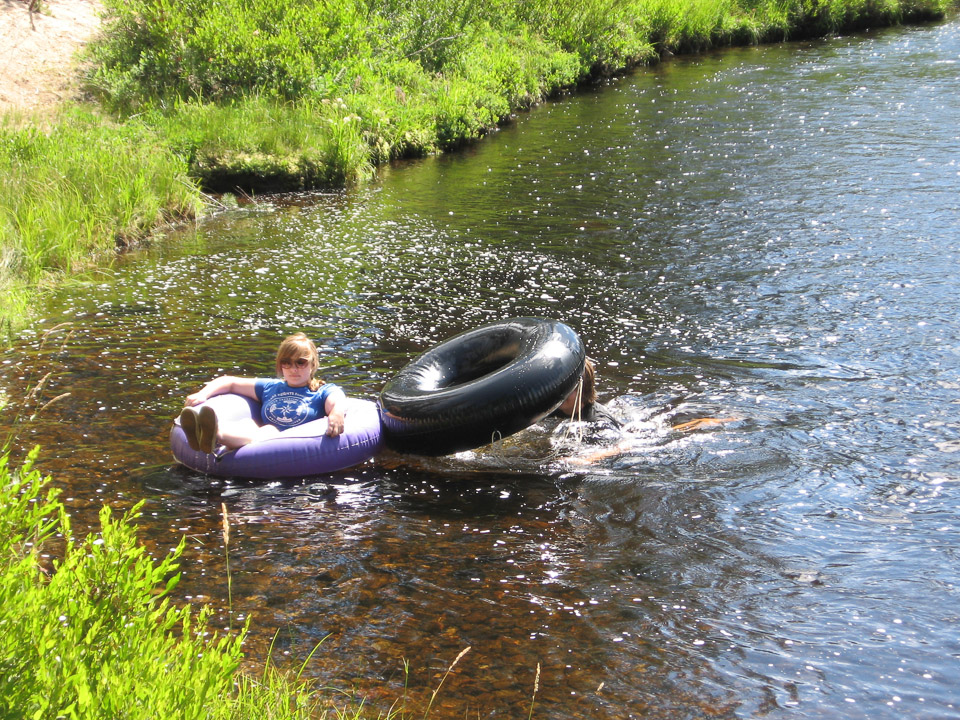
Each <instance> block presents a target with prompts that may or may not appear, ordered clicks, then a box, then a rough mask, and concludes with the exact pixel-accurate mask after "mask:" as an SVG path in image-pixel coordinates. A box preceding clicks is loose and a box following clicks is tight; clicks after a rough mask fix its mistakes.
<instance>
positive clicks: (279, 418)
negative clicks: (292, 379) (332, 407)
mask: <svg viewBox="0 0 960 720" xmlns="http://www.w3.org/2000/svg"><path fill="white" fill-rule="evenodd" d="M338 389H339V388H338V387H337V386H336V385H334V384H332V383H327V384H326V385H321V386H320V389H319V390H311V389H310V388H308V387H298V388H295V387H290V386H289V385H287V383H286V382H284V381H283V380H279V379H271V380H265V379H260V378H258V379H257V384H256V393H257V400H259V401H260V405H261V407H260V419H261V420H262V421H263V422H265V423H269V424H271V425H274V426H275V427H278V428H280V429H281V430H283V429H285V428H290V427H294V426H296V425H302V424H303V423H305V422H310V421H311V420H319V419H320V418H322V417H326V416H327V411H326V408H325V405H326V402H327V397H328V396H329V395H330V393H332V392H333V391H334V390H338Z"/></svg>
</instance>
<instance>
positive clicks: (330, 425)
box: [327, 408, 343, 437]
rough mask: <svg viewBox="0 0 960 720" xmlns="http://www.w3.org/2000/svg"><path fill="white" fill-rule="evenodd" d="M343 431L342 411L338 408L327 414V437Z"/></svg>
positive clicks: (335, 435)
mask: <svg viewBox="0 0 960 720" xmlns="http://www.w3.org/2000/svg"><path fill="white" fill-rule="evenodd" d="M342 432H343V411H342V410H340V409H339V408H337V409H335V410H334V411H333V412H332V413H330V414H329V415H327V437H337V436H338V435H339V434H340V433H342Z"/></svg>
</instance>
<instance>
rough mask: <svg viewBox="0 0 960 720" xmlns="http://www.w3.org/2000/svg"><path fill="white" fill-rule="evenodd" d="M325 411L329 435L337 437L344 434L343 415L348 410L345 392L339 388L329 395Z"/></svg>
mask: <svg viewBox="0 0 960 720" xmlns="http://www.w3.org/2000/svg"><path fill="white" fill-rule="evenodd" d="M323 409H324V412H326V413H327V435H328V436H330V437H337V435H339V434H340V433H342V432H343V414H344V412H346V409H347V396H346V395H344V394H343V390H340V389H339V388H337V389H336V390H334V391H333V392H332V393H330V394H329V395H327V399H326V401H325V402H324V406H323Z"/></svg>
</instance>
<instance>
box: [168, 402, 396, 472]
mask: <svg viewBox="0 0 960 720" xmlns="http://www.w3.org/2000/svg"><path fill="white" fill-rule="evenodd" d="M347 403H348V405H347V410H346V413H344V430H343V432H342V433H341V434H340V435H339V436H337V437H335V438H331V437H327V436H326V434H325V433H326V431H327V420H326V418H321V419H320V420H314V421H313V422H308V423H304V424H302V425H297V426H296V427H292V428H290V429H288V430H284V431H283V432H281V433H280V434H279V435H278V436H276V437H273V438H270V439H267V440H264V441H262V442H254V443H250V444H249V445H244V446H243V447H241V448H239V449H237V450H231V451H228V452H225V453H223V454H222V455H221V456H220V457H219V458H218V457H216V456H214V455H208V454H207V453H203V452H198V451H196V450H193V449H191V448H190V445H189V444H188V443H187V435H186V433H184V431H183V428H181V427H180V422H179V420H177V421H175V422H174V424H173V427H172V428H170V449H171V450H173V457H174V458H175V459H176V460H177V462H179V463H181V464H182V465H185V466H187V467H188V468H191V469H192V470H196V471H198V472H202V473H205V474H208V475H218V476H221V477H238V478H262V479H273V478H292V477H308V476H310V475H322V474H324V473H330V472H336V471H337V470H343V469H344V468H348V467H351V466H353V465H358V464H359V463H362V462H365V461H366V460H369V459H370V458H372V457H373V456H374V455H376V454H377V452H379V450H380V446H381V438H380V413H379V410H378V409H377V406H376V404H375V403H372V402H370V401H369V400H353V399H350V400H348V401H347ZM205 404H206V405H209V406H211V407H212V408H213V409H214V410H216V412H217V418H218V420H219V421H220V422H221V423H227V422H231V421H235V420H241V419H245V418H254V419H256V420H257V422H258V423H259V422H260V403H258V402H257V401H255V400H251V399H249V398H246V397H243V396H242V395H233V394H229V393H228V394H225V395H216V396H214V397H212V398H210V399H209V400H207V402H206V403H205Z"/></svg>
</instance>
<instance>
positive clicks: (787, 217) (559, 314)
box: [0, 18, 960, 720]
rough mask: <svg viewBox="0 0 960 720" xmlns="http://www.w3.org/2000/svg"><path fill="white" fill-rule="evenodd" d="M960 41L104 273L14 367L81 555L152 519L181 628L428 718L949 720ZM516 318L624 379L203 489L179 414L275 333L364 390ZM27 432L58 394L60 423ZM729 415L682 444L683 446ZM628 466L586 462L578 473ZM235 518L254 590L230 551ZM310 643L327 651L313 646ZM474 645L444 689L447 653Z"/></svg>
mask: <svg viewBox="0 0 960 720" xmlns="http://www.w3.org/2000/svg"><path fill="white" fill-rule="evenodd" d="M958 119H960V22H958V20H957V19H956V18H953V19H951V20H948V21H946V22H944V23H939V24H933V25H926V26H920V27H909V28H896V29H891V30H883V31H876V32H870V33H865V34H862V35H858V36H854V37H844V38H831V39H828V40H824V41H817V42H806V43H794V44H784V45H772V46H764V47H751V48H742V49H732V50H724V51H722V52H716V53H712V52H711V53H706V54H703V55H697V56H692V57H678V58H673V59H671V60H669V61H667V62H664V63H662V64H660V65H657V66H655V67H651V68H645V69H641V70H639V71H637V72H635V73H632V74H630V75H629V76H626V77H622V78H619V79H617V80H615V81H612V82H610V83H608V84H607V85H606V86H604V87H602V88H598V89H594V90H591V91H590V92H583V93H576V94H573V95H571V96H568V97H564V98H562V99H560V100H558V101H555V102H550V103H548V104H545V105H543V106H541V107H539V108H537V109H535V110H534V111H533V112H531V113H529V114H527V115H524V116H522V117H519V118H517V119H516V121H515V122H513V123H511V124H509V125H508V126H506V127H504V128H503V129H501V130H499V131H498V132H496V133H493V134H492V135H491V136H489V137H488V138H486V139H485V140H483V141H482V142H480V143H478V144H476V145H475V146H473V147H471V148H469V149H467V150H466V151H464V152H462V153H458V154H454V155H449V156H444V157H436V158H428V159H424V160H420V161H416V162H410V163H405V164H403V165H398V166H394V167H389V168H385V169H383V171H382V172H381V173H380V176H379V177H378V179H377V181H376V182H375V183H373V184H372V185H370V186H368V187H364V188H361V189H358V190H354V191H350V192H344V193H332V194H323V193H313V194H303V195H287V196H278V197H265V198H260V199H259V202H258V203H256V204H253V205H248V206H245V207H241V208H238V209H236V210H232V211H229V212H224V213H221V214H218V215H216V216H215V217H212V218H210V219H208V220H206V221H204V222H202V223H199V224H198V225H197V226H195V227H190V228H185V229H182V230H180V231H177V232H176V233H174V234H173V235H172V237H170V238H169V241H168V242H164V243H162V244H160V245H157V246H156V247H155V248H153V249H150V250H145V251H142V252H138V253H136V254H133V255H129V256H127V257H124V258H123V259H122V260H121V261H119V262H118V264H117V266H116V267H114V268H111V269H109V270H107V271H103V272H100V273H97V274H93V275H89V276H82V277H77V278H75V279H73V280H72V281H71V283H70V284H69V285H68V286H67V287H65V288H64V289H63V290H62V291H61V292H58V293H57V294H56V295H55V296H53V297H51V298H50V300H49V302H47V303H46V304H45V305H44V307H43V309H42V313H41V315H42V319H41V320H39V321H38V322H37V323H36V324H35V325H34V327H33V328H32V329H31V330H30V331H29V332H27V333H25V334H24V335H23V336H22V338H21V339H20V340H19V341H18V342H17V343H16V344H15V345H14V347H12V348H11V349H9V350H8V351H6V352H5V353H4V354H3V355H2V356H0V387H3V388H4V389H5V392H6V393H7V395H8V397H10V398H11V399H12V400H13V402H11V403H10V405H9V406H8V408H7V409H6V410H5V411H4V416H5V417H4V418H3V421H4V423H3V424H4V425H5V426H7V427H10V426H12V425H13V423H14V422H15V418H14V417H13V415H14V413H15V412H16V411H17V408H19V407H22V403H21V402H19V400H18V399H19V398H23V397H24V396H25V395H26V393H27V392H28V390H29V388H30V387H32V386H33V385H34V384H35V383H36V382H37V381H38V380H40V379H41V378H42V377H43V376H44V375H46V374H47V373H50V376H49V378H48V380H47V381H46V384H45V387H44V390H43V394H42V398H41V399H42V400H43V401H47V400H50V399H53V398H55V397H57V396H59V395H61V394H64V393H69V396H66V397H63V398H61V399H59V400H57V401H56V402H54V403H53V404H51V405H49V406H48V407H46V408H45V409H43V410H42V411H41V412H39V413H38V414H37V415H36V417H35V418H34V419H33V420H31V421H29V422H24V421H25V420H26V418H25V417H20V418H19V420H17V422H22V424H21V425H19V426H18V432H19V434H18V436H17V439H16V444H17V448H18V452H22V450H23V449H24V448H27V447H31V446H33V445H34V444H39V445H41V446H42V451H41V454H40V458H39V465H40V467H41V469H42V470H43V471H44V472H46V473H50V474H52V476H53V477H54V481H55V483H56V485H58V486H60V487H62V488H64V491H65V492H64V498H65V501H66V503H67V505H68V507H69V508H70V510H71V512H72V514H73V515H74V518H75V521H74V522H75V526H76V529H77V530H78V531H80V530H82V529H83V528H84V527H87V528H91V527H95V523H96V512H97V510H98V509H99V507H100V506H101V505H102V504H103V503H109V504H110V505H112V506H115V507H117V508H126V507H129V506H131V505H132V504H133V503H134V502H137V501H139V500H141V499H142V500H145V506H144V513H143V516H142V518H141V519H140V522H139V525H140V534H141V537H142V539H143V541H144V543H145V544H147V545H148V547H150V548H151V549H152V551H153V552H155V553H164V552H167V551H168V550H169V549H170V548H171V547H174V546H175V545H176V544H177V543H178V541H179V540H180V538H181V537H184V536H185V537H186V538H187V549H186V552H185V555H184V558H183V564H182V569H183V579H182V581H181V583H180V585H179V587H178V588H177V590H176V591H175V596H176V598H177V600H178V601H189V602H193V603H203V602H206V603H210V604H212V605H213V606H214V607H215V608H216V614H215V620H214V624H215V625H216V626H217V627H221V628H226V627H227V626H229V625H231V624H232V625H233V626H234V627H236V626H237V625H238V624H240V623H242V621H243V620H244V619H245V618H246V617H247V616H251V615H252V616H253V623H252V632H251V635H250V638H249V641H248V644H247V655H248V662H249V664H250V668H251V669H252V670H253V671H256V669H257V668H260V667H262V664H263V662H264V660H265V659H266V657H267V653H268V651H269V649H270V648H271V646H272V653H273V661H275V662H277V663H279V664H281V665H284V664H286V665H287V666H290V667H299V665H300V663H302V662H303V661H304V660H305V659H306V658H307V656H308V654H309V653H310V652H311V650H313V649H314V647H315V646H316V645H317V644H318V643H321V644H320V646H319V648H318V649H317V651H316V653H315V654H314V655H313V656H312V658H311V659H310V660H309V662H308V663H307V664H306V667H305V674H306V675H307V676H308V677H311V678H314V679H316V680H317V681H318V682H319V684H320V685H321V686H325V687H330V688H334V689H336V690H337V691H341V692H342V693H344V695H343V696H341V695H337V696H336V697H344V698H346V697H347V696H357V697H366V698H367V702H368V704H369V705H370V706H372V707H376V708H383V709H386V708H387V707H389V706H390V705H391V704H392V703H395V702H396V703H397V705H396V706H397V707H400V706H404V707H406V708H407V709H408V711H410V712H411V713H415V714H418V715H422V714H423V713H424V711H425V709H426V708H427V706H428V704H429V703H430V701H431V695H432V693H433V692H434V690H436V689H437V688H438V687H440V683H441V681H442V687H441V688H440V691H439V692H438V693H437V695H436V698H435V699H434V700H433V702H432V705H431V706H430V710H429V716H430V717H432V718H462V717H478V718H479V717H482V718H517V717H527V716H528V714H530V713H531V708H532V716H533V717H541V718H542V717H549V718H552V719H553V720H568V719H569V720H575V719H576V720H579V719H581V718H584V719H585V718H592V719H597V718H671V719H675V718H684V717H705V716H710V717H721V718H741V717H760V716H762V717H781V716H791V717H805V718H835V717H844V718H848V719H850V718H872V719H876V718H883V717H889V718H901V717H911V718H946V717H960V694H958V691H957V684H956V678H957V677H958V675H960V636H958V633H957V626H958V620H960V591H958V587H957V584H958V582H960V565H958V560H960V558H958V547H960V517H958V506H960V416H958V408H960V394H958V389H960V326H958V323H957V318H958V317H960V272H958V269H960V265H958V261H960V125H958ZM515 315H541V316H550V317H555V318H558V319H560V320H563V321H564V322H566V323H567V324H569V325H570V326H572V327H573V328H574V329H576V330H577V331H578V332H579V333H580V334H581V337H582V338H583V340H584V343H585V345H586V346H587V349H588V353H589V354H590V355H591V356H592V357H594V358H596V359H597V362H598V370H599V380H598V389H599V393H600V400H601V401H603V402H605V403H609V404H611V406H612V407H614V408H615V410H616V412H617V413H619V414H620V415H621V416H622V417H623V418H625V419H626V420H627V421H628V422H629V424H628V427H627V430H626V432H625V433H624V434H623V435H619V436H617V437H611V436H610V435H609V434H604V433H597V432H595V431H594V432H590V430H591V429H590V428H587V430H588V432H587V433H586V435H585V436H583V437H580V436H579V435H578V433H577V432H576V429H577V428H571V427H570V426H569V424H566V425H558V424H557V422H556V421H552V420H548V421H544V422H543V423H541V424H540V425H537V426H535V427H533V428H531V429H529V430H526V431H523V432H521V433H519V434H518V435H515V436H513V437H511V438H508V439H506V440H504V441H503V442H502V443H499V444H498V445H496V446H493V447H487V448H481V449H479V450H477V451H475V452H467V453H461V454H459V455H456V456H452V457H445V458H433V459H423V458H415V457H408V456H402V455H397V454H390V453H384V454H383V455H381V456H378V457H377V458H375V459H374V460H373V461H371V462H369V463H367V464H364V465H362V466H360V467H357V468H354V469H352V470H349V471H345V472H342V473H337V474H335V475H331V476H325V477H319V478H305V479H302V480H297V481H285V482H250V481H242V482H241V481H232V480H226V481H224V480H217V479H213V478H208V477H204V476H202V475H199V474H197V473H193V472H190V471H187V470H185V469H183V468H182V467H179V466H177V465H176V464H175V463H174V462H173V461H172V460H171V457H170V452H169V448H168V442H167V432H168V430H169V427H170V422H171V421H172V419H173V417H174V416H175V415H176V414H177V413H178V412H179V409H180V407H181V406H182V401H183V397H184V396H185V395H186V394H187V393H189V392H192V391H194V390H195V389H196V388H197V387H199V386H200V385H201V384H202V383H203V382H205V381H206V380H207V379H209V378H211V377H213V376H215V375H218V374H223V373H230V374H245V375H261V376H263V375H270V374H272V373H271V368H272V356H273V352H274V351H275V348H276V346H277V344H278V342H279V340H280V339H281V337H282V336H283V335H285V334H288V333H290V332H293V331H296V330H304V331H306V332H308V333H309V334H310V335H311V336H312V337H314V338H315V339H317V341H318V344H319V345H320V349H321V354H322V359H323V363H324V365H323V368H322V375H323V376H324V377H326V378H327V379H328V380H332V381H335V382H337V383H338V384H340V385H341V386H342V387H344V389H345V390H347V392H348V393H349V394H351V395H353V396H356V397H365V398H375V397H376V395H377V393H378V392H379V389H380V388H381V387H382V385H383V383H384V382H385V381H386V380H387V379H388V378H389V377H391V376H392V375H393V374H394V373H395V372H396V371H398V370H399V369H400V368H401V367H402V366H403V365H404V364H405V363H406V362H407V361H408V360H410V359H411V358H412V357H413V356H414V355H415V354H416V353H418V352H420V351H422V350H424V349H426V348H427V347H429V346H431V345H432V344H434V343H436V342H438V341H440V340H442V339H444V338H446V337H448V336H450V335H452V334H454V333H456V332H459V331H461V330H465V329H469V328H471V327H474V326H476V325H479V324H481V323H483V322H487V321H491V320H497V319H501V318H504V317H509V316H515ZM34 404H36V403H34ZM699 418H722V419H724V420H725V421H724V422H722V423H715V424H710V423H705V424H701V425H697V426H694V427H692V428H691V429H687V430H682V429H677V427H676V426H677V425H679V424H682V423H685V422H688V421H692V420H696V419H699ZM615 442H623V443H624V447H623V450H622V452H621V453H619V454H617V455H615V456H611V457H608V458H605V459H603V460H600V461H598V462H596V463H594V464H591V465H585V466H584V465H578V464H575V463H573V462H571V461H570V460H571V458H575V457H577V456H578V455H582V454H584V453H585V452H588V451H592V450H596V449H597V448H603V447H608V446H609V445H610V444H612V443H615ZM221 505H223V506H224V507H225V508H226V509H227V512H228V513H229V521H230V525H231V538H230V547H229V569H230V573H231V576H232V584H233V587H232V604H228V600H227V575H226V573H227V558H226V553H225V549H224V543H223V538H222V535H221ZM321 641H322V642H321ZM467 647H469V648H470V650H469V652H467V653H466V654H465V655H463V656H462V657H461V658H460V660H459V661H458V662H457V664H456V667H455V668H454V669H453V670H452V671H451V672H450V674H449V675H448V676H447V677H446V678H445V679H444V673H445V671H446V670H447V669H448V668H449V667H450V665H451V663H453V662H454V659H455V658H457V656H458V655H459V654H460V653H461V651H463V650H464V649H465V648H467Z"/></svg>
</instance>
